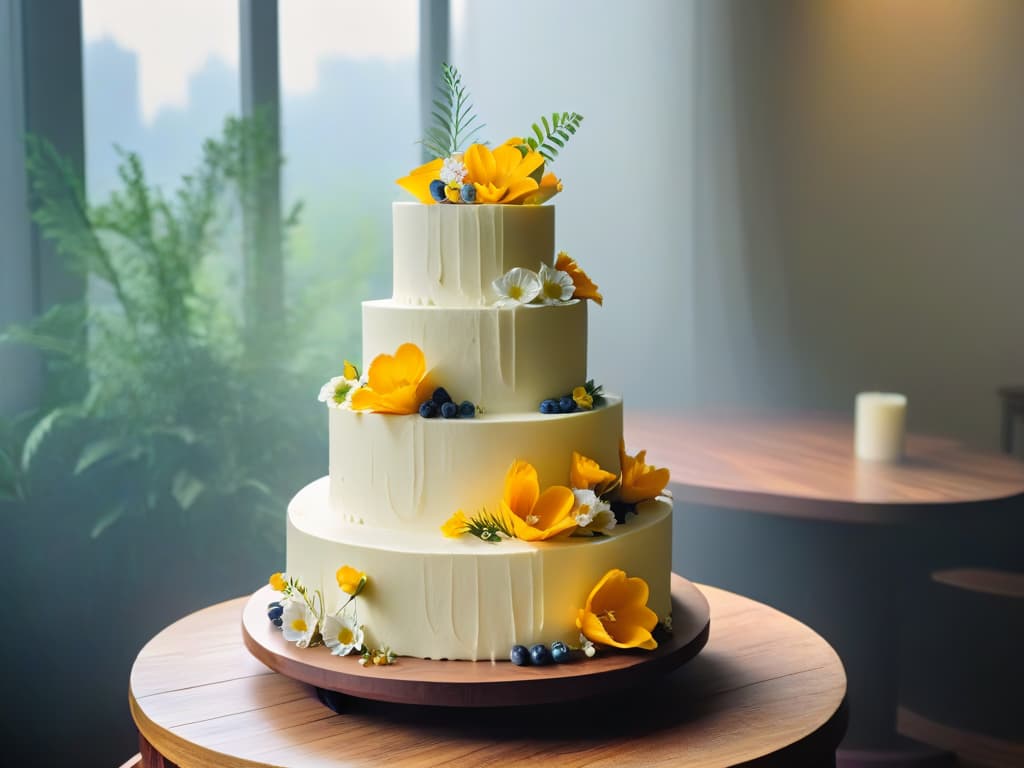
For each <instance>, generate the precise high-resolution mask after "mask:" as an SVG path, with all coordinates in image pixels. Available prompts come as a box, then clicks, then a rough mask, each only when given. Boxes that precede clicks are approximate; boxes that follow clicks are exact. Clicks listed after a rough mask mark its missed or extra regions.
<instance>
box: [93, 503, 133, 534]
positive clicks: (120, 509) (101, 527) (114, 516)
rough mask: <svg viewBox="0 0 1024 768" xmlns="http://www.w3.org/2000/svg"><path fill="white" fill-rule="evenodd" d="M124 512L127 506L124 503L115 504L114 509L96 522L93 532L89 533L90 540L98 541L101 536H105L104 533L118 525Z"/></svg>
mask: <svg viewBox="0 0 1024 768" xmlns="http://www.w3.org/2000/svg"><path fill="white" fill-rule="evenodd" d="M124 511H125V506H124V503H123V502H122V503H120V504H115V505H114V506H113V507H111V508H110V509H109V510H107V511H106V513H104V514H103V515H101V516H100V519H99V520H97V521H96V523H95V524H94V525H93V527H92V530H91V531H89V538H90V539H98V538H99V537H100V536H101V535H103V532H104V531H105V530H107V528H109V527H110V526H112V525H113V524H114V523H116V522H117V521H118V520H120V519H121V518H122V517H123V516H124Z"/></svg>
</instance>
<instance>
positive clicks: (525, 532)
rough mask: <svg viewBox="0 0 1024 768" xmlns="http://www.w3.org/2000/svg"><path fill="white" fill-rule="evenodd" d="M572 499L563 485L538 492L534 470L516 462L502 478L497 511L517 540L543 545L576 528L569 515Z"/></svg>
mask: <svg viewBox="0 0 1024 768" xmlns="http://www.w3.org/2000/svg"><path fill="white" fill-rule="evenodd" d="M575 501H576V497H575V496H573V493H572V490H571V489H570V488H566V487H565V486H563V485H553V486H551V487H550V488H548V489H547V490H546V491H544V493H541V492H540V483H539V482H538V481H537V470H536V469H535V468H534V467H533V465H532V464H529V463H528V462H525V461H521V460H518V459H517V460H516V461H514V462H512V466H511V467H509V470H508V474H507V475H505V495H504V497H503V498H502V500H501V509H502V511H503V512H504V513H505V515H506V517H507V518H508V519H509V520H510V521H511V522H512V526H513V531H514V532H515V535H516V538H517V539H523V540H524V541H546V540H547V539H551V538H554V537H555V536H558V535H559V534H563V533H564V534H566V535H568V534H569V533H571V532H572V531H573V530H575V528H576V518H574V517H573V516H572V515H570V514H569V513H570V512H572V508H573V505H574V504H575Z"/></svg>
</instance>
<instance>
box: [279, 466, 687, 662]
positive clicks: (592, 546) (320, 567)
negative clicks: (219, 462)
mask: <svg viewBox="0 0 1024 768" xmlns="http://www.w3.org/2000/svg"><path fill="white" fill-rule="evenodd" d="M638 511H639V514H638V515H636V516H634V517H631V518H630V520H629V522H628V523H627V524H625V525H620V526H616V527H615V528H614V529H613V530H612V531H611V532H610V534H609V535H607V536H603V537H599V538H595V539H590V538H569V539H565V540H560V541H552V542H541V543H537V544H531V543H527V542H523V541H516V540H507V541H502V542H501V543H500V544H488V543H486V542H483V541H480V540H478V539H475V538H473V537H471V536H462V537H460V538H457V539H447V538H444V537H443V536H442V535H441V533H440V531H438V530H437V529H434V530H433V531H430V530H422V531H415V530H382V529H378V528H371V527H368V526H354V525H346V524H345V523H343V522H341V521H340V520H339V519H338V516H337V515H336V514H334V513H333V511H332V510H331V507H330V505H329V503H328V482H327V478H322V479H320V480H317V481H316V482H314V483H312V484H311V485H309V486H307V487H306V488H304V489H303V490H302V491H300V492H299V494H298V495H297V496H296V497H295V498H294V499H293V500H292V503H291V504H290V505H289V507H288V553H287V566H288V567H287V571H288V574H289V576H298V577H299V578H300V579H302V581H303V583H304V584H305V585H306V586H307V587H309V588H311V589H321V590H322V591H323V594H324V598H325V602H326V604H327V605H328V606H329V607H331V606H336V605H339V604H341V603H342V602H344V600H345V599H346V596H345V595H344V594H343V593H342V592H341V590H340V589H339V588H338V586H337V581H336V580H335V577H334V573H335V571H336V570H337V569H338V567H339V566H340V565H352V566H353V567H356V568H358V569H359V570H361V571H365V572H366V573H367V574H368V576H369V582H368V584H367V587H366V589H365V590H364V592H363V593H361V594H360V596H359V620H360V622H361V623H362V624H365V626H366V634H367V642H368V643H370V644H371V645H375V646H378V645H385V644H386V645H388V646H390V647H391V648H392V649H393V650H394V651H395V652H396V653H398V654H400V655H405V656H419V657H423V658H432V659H441V658H445V659H477V660H480V659H507V658H508V653H509V649H510V648H511V647H512V646H513V645H515V644H522V645H531V644H533V643H548V644H549V643H551V642H553V641H555V640H562V641H565V642H569V643H575V642H576V641H577V639H578V635H579V630H578V629H577V628H576V614H577V611H578V610H579V609H580V608H582V607H583V605H584V603H585V602H586V599H587V595H588V594H589V593H590V590H591V589H592V588H593V587H594V585H595V584H597V582H598V581H599V580H600V578H601V577H602V576H603V575H604V574H605V573H606V572H607V571H609V570H611V569H612V568H622V569H624V570H625V571H626V572H627V573H629V574H630V575H631V576H639V577H641V578H642V579H644V580H645V581H646V582H647V584H648V586H649V587H650V590H651V591H650V598H649V600H648V605H649V606H650V608H651V609H652V610H653V611H654V612H655V613H657V614H658V615H659V616H666V615H668V612H669V603H670V589H669V578H670V576H669V574H670V565H671V559H672V519H671V505H670V504H669V503H667V502H665V501H652V502H646V503H644V504H642V505H640V507H639V509H638Z"/></svg>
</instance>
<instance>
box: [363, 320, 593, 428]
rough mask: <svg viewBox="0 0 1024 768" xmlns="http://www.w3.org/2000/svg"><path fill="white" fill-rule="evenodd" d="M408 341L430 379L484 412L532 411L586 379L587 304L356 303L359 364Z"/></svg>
mask: <svg viewBox="0 0 1024 768" xmlns="http://www.w3.org/2000/svg"><path fill="white" fill-rule="evenodd" d="M407 341H411V342H412V343H414V344H416V345H417V346H418V347H419V348H420V349H422V350H423V355H424V357H425V358H426V360H427V367H428V368H429V369H430V370H431V372H432V379H433V380H434V381H435V382H436V383H437V384H438V385H440V386H443V387H445V388H446V389H447V390H448V392H449V393H450V394H451V395H452V397H453V398H455V399H456V400H457V401H459V402H461V401H463V400H471V401H472V402H473V403H475V404H476V405H479V406H480V407H482V408H483V409H484V410H486V411H487V412H489V413H506V412H513V411H533V410H536V409H537V407H538V406H539V405H540V402H541V400H544V399H546V398H549V397H555V398H557V397H561V396H562V395H568V394H569V393H570V392H572V390H573V387H577V386H579V385H580V384H583V382H584V381H586V378H587V303H586V302H585V301H572V302H571V303H569V304H564V305H560V306H535V307H509V308H504V309H499V308H496V307H460V308H449V307H423V306H410V305H407V304H400V303H397V302H395V301H387V300H384V301H366V302H363V366H364V370H365V369H368V368H369V365H370V362H371V361H372V360H373V358H374V357H375V356H376V355H378V354H380V353H382V352H386V353H388V354H390V353H392V352H394V351H395V350H396V349H397V348H398V346H399V345H400V344H404V343H405V342H407Z"/></svg>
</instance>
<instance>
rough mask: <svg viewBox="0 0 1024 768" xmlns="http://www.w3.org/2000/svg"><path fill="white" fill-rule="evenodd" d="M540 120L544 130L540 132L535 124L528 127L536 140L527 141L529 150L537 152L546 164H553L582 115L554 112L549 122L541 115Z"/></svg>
mask: <svg viewBox="0 0 1024 768" xmlns="http://www.w3.org/2000/svg"><path fill="white" fill-rule="evenodd" d="M540 120H541V123H543V124H544V130H543V131H542V130H541V129H540V126H539V125H538V124H537V123H533V124H532V125H531V126H530V127H531V129H532V130H533V132H534V134H535V135H536V137H537V138H536V140H534V139H532V138H531V139H528V140H527V141H528V142H529V144H530V148H531V149H534V150H536V151H537V152H539V153H540V154H541V156H542V157H543V158H544V159H545V160H546V161H547V162H549V163H550V162H554V159H555V158H556V157H557V156H558V150H559V148H564V147H565V144H566V142H568V141H569V138H570V137H571V136H573V135H574V134H575V133H576V129H577V128H578V127H579V125H580V123H581V122H583V115H578V114H576V113H575V112H561V113H559V112H554V113H552V115H551V121H550V122H549V121H548V118H547V116H546V115H542V116H541V119H540Z"/></svg>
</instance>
